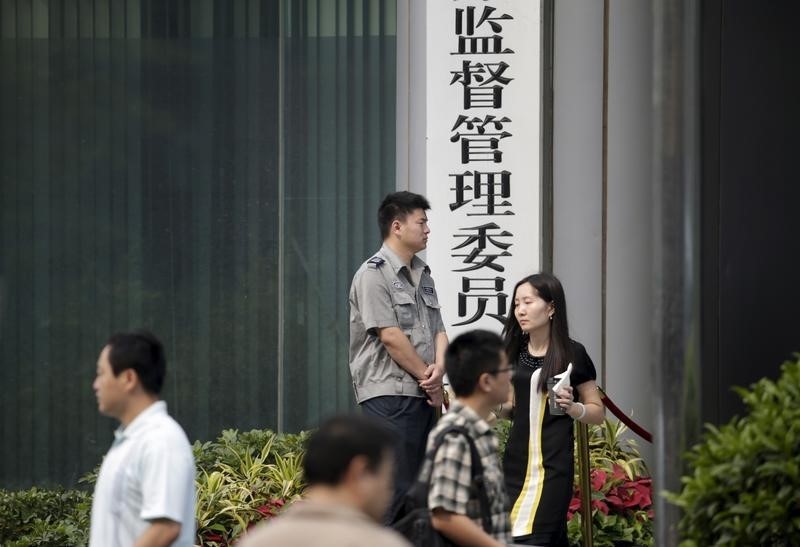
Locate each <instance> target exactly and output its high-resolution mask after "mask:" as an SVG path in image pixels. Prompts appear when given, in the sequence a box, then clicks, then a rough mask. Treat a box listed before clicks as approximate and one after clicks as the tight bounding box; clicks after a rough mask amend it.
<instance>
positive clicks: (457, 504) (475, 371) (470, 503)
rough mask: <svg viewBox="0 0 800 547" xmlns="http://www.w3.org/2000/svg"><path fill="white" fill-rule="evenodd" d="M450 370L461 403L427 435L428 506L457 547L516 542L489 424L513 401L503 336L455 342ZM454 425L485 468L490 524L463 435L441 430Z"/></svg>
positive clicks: (485, 334) (469, 335)
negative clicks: (485, 523) (486, 524)
mask: <svg viewBox="0 0 800 547" xmlns="http://www.w3.org/2000/svg"><path fill="white" fill-rule="evenodd" d="M444 365H445V371H446V373H447V376H448V378H449V380H450V386H451V388H452V389H453V391H454V392H455V395H456V400H455V401H454V402H453V403H452V404H451V406H450V409H449V411H448V412H447V413H446V414H445V415H444V416H443V417H442V418H441V419H440V420H439V422H438V423H437V425H436V427H435V428H434V429H433V431H431V433H430V435H429V436H428V453H427V454H426V456H425V463H424V465H423V468H422V471H421V473H420V477H419V480H420V481H428V480H430V482H429V484H430V490H429V492H428V507H429V508H430V509H431V513H432V521H433V527H434V528H435V529H436V530H437V531H439V533H441V534H443V535H444V536H446V537H447V538H448V539H449V540H450V541H452V542H453V543H455V544H456V545H476V546H478V545H486V546H492V547H496V546H498V545H507V544H509V543H511V541H512V537H511V524H510V522H509V517H508V512H507V509H508V505H507V504H508V501H507V497H506V492H505V482H504V480H503V470H502V467H501V465H500V461H499V459H498V457H497V436H496V435H495V434H494V431H493V430H492V427H491V426H490V425H489V421H490V419H491V416H492V411H493V409H494V408H495V407H497V406H498V405H500V404H502V403H505V402H506V401H508V400H509V396H510V394H511V374H512V369H511V367H510V366H509V364H508V358H507V357H506V353H505V351H504V347H503V341H502V340H501V339H500V337H499V336H498V335H497V334H495V333H493V332H489V331H485V330H474V331H470V332H466V333H464V334H461V335H460V336H458V337H457V338H456V339H455V340H453V341H452V342H451V343H450V345H449V346H448V348H447V351H446V353H445V358H444ZM453 426H456V427H460V428H463V430H465V431H466V433H467V434H468V435H469V436H470V437H471V438H472V440H473V441H474V444H475V448H476V449H477V452H478V455H479V456H480V460H481V464H482V466H483V484H484V487H485V490H486V498H485V499H484V503H486V501H487V500H488V505H489V507H488V513H489V515H490V516H491V526H490V527H489V528H488V529H486V528H485V527H484V526H483V524H482V520H483V519H482V513H483V512H485V509H484V511H482V509H481V501H480V497H481V496H479V494H478V493H477V492H476V490H475V488H474V487H473V484H472V476H471V466H472V456H471V449H470V444H469V441H468V439H467V438H466V437H465V435H464V434H463V433H459V432H449V433H447V434H445V436H444V440H443V441H442V444H441V446H440V447H439V449H438V450H437V451H436V452H435V454H433V450H432V449H433V446H434V443H435V440H436V439H437V437H438V435H439V433H440V432H442V431H444V430H445V429H446V428H451V427H453Z"/></svg>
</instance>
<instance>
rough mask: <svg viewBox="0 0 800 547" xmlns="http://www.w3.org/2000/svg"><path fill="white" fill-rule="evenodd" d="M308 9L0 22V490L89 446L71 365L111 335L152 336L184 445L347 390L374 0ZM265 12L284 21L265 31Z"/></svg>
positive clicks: (383, 186)
mask: <svg viewBox="0 0 800 547" xmlns="http://www.w3.org/2000/svg"><path fill="white" fill-rule="evenodd" d="M317 3H318V2H317V0H314V1H306V0H304V1H288V0H282V2H274V1H272V0H248V1H247V2H236V3H229V2H213V1H212V0H196V1H193V2H180V3H167V4H165V3H163V2H161V0H136V1H134V0H126V1H124V2H121V1H119V0H94V2H92V3H89V4H87V3H86V2H85V1H84V0H78V1H71V2H65V3H63V4H62V3H59V2H50V3H48V4H47V5H46V8H47V9H44V7H45V4H42V3H40V4H37V5H39V8H41V9H36V10H34V11H32V12H31V13H28V14H27V15H26V14H20V13H16V12H14V13H13V16H14V25H13V27H11V26H9V25H8V24H6V23H7V22H8V19H6V18H5V17H4V24H3V26H2V29H3V32H2V43H0V375H2V378H3V390H2V391H3V396H2V398H0V438H2V439H3V440H4V443H5V445H6V446H7V447H13V449H10V450H4V451H3V452H2V456H0V487H4V488H15V487H25V486H28V485H31V484H52V483H61V484H66V485H73V484H75V482H76V481H77V479H78V478H79V477H80V476H81V475H83V474H84V473H86V472H87V471H89V470H91V469H92V468H93V467H94V466H95V465H96V464H98V463H99V461H100V458H101V456H102V454H104V453H105V452H106V450H107V448H108V446H109V444H110V441H111V438H112V429H113V427H114V423H113V421H112V420H110V419H107V418H102V417H100V416H99V415H98V413H97V409H96V403H95V399H94V397H93V395H92V392H91V382H92V379H93V376H94V368H95V362H96V359H97V354H98V352H99V350H100V348H101V346H102V344H103V343H104V341H105V340H106V339H107V337H108V335H109V334H111V333H112V332H114V331H116V330H121V329H130V328H134V327H138V326H145V327H147V328H150V329H151V330H153V331H154V332H156V333H157V334H158V335H159V336H160V337H161V338H162V339H163V340H164V342H165V344H166V346H167V349H168V373H169V376H168V380H167V383H166V386H165V391H164V393H163V396H164V398H165V399H166V400H167V402H168V403H169V405H170V409H171V412H172V413H173V414H174V415H175V416H176V417H177V419H178V420H179V421H180V422H181V423H182V424H183V425H184V427H185V429H186V430H187V434H188V435H189V437H190V438H192V439H209V438H213V437H216V436H217V435H218V434H219V432H220V431H221V430H222V429H224V428H239V429H249V428H253V427H270V428H277V427H279V426H281V427H283V428H284V429H286V430H297V429H300V428H305V427H310V426H313V425H316V423H317V420H318V419H319V418H320V417H321V416H323V415H325V414H328V413H330V412H333V411H336V410H341V409H344V408H349V407H351V406H352V404H353V402H352V394H351V388H350V378H349V372H348V369H347V289H348V287H349V282H350V277H351V275H352V273H353V272H354V270H355V268H356V267H357V266H358V264H359V263H360V262H361V261H362V260H364V259H365V258H366V257H367V255H368V254H369V253H371V252H372V251H373V250H374V249H375V248H376V247H377V245H378V243H379V241H378V240H379V238H378V236H377V233H376V231H377V230H376V227H375V226H374V224H375V220H374V217H375V208H376V206H377V204H378V202H379V201H380V199H381V197H382V195H383V194H385V193H386V192H388V191H390V190H391V189H393V188H394V139H395V135H394V93H395V89H394V77H395V76H394V73H395V45H394V44H395V38H394V24H393V21H394V10H395V3H394V1H386V2H374V1H369V2H367V1H361V0H350V1H347V2H344V1H342V2H340V3H339V4H340V8H339V10H337V11H334V12H333V14H332V16H333V17H342V16H344V17H349V18H351V20H350V21H349V22H348V24H347V25H345V26H344V27H342V26H341V25H340V26H339V27H337V25H336V20H334V21H333V28H334V30H335V32H334V33H332V34H330V33H329V34H328V35H325V36H316V35H317V34H318V32H316V31H315V32H313V33H312V32H308V29H309V27H310V25H307V23H309V14H310V13H312V12H314V13H316V14H322V13H323V11H324V10H319V9H317V6H316V4H317ZM19 4H20V3H14V4H13V5H19ZM94 4H102V6H101V9H99V10H89V9H86V6H89V7H91V6H92V5H94ZM13 5H12V4H10V3H8V2H5V3H3V4H2V9H3V15H4V16H5V15H7V14H8V13H9V12H10V11H13V10H11V8H12V7H13ZM237 6H238V7H237ZM376 10H377V11H378V12H380V13H376ZM26 13H27V12H26ZM281 16H283V17H285V19H284V25H283V28H284V29H285V30H286V32H285V34H289V32H288V31H289V30H291V29H297V31H298V32H297V33H296V34H293V35H292V38H291V39H287V40H286V42H285V43H284V46H283V47H279V46H280V42H279V39H280V33H279V30H280V28H281V25H280V17H281ZM26 17H27V19H25V18H26ZM96 17H100V18H101V19H102V21H101V23H102V24H100V25H99V26H98V24H97V23H98V22H97V21H96V20H95V19H96ZM354 17H358V18H361V19H363V20H362V21H361V22H360V23H359V24H355V22H354V21H353V20H352V18H354ZM31 18H33V19H32V20H31ZM376 18H379V20H381V21H389V24H387V25H385V28H382V29H381V32H379V33H377V34H376V33H372V34H370V35H369V36H363V35H362V34H363V32H359V33H357V34H356V33H355V31H354V30H353V29H359V28H367V26H368V25H367V22H369V21H373V20H375V19H376ZM22 19H24V20H23V21H22V22H23V23H25V25H27V26H26V28H28V29H38V30H37V33H45V29H46V32H47V35H46V37H45V38H34V39H31V38H30V36H29V35H30V32H28V35H24V34H21V33H20V32H17V29H18V28H20V27H19V22H20V20H22ZM314 23H315V24H314V28H315V29H319V28H323V27H324V28H329V27H330V25H328V23H329V22H325V24H322V22H320V21H315V22H314ZM25 25H23V26H25ZM12 31H13V32H12ZM98 33H99V34H98ZM244 34H246V36H247V38H244V37H242V36H243V35H244ZM312 35H314V37H313V38H312V37H311V36H312ZM108 36H111V38H107V37H108ZM79 37H85V38H79ZM281 51H283V55H281ZM281 74H282V75H283V77H282V78H281V77H280V75H281ZM281 154H282V156H281ZM281 166H282V167H281ZM281 174H282V176H281ZM281 302H282V303H283V305H282V306H280V305H279V303H281ZM281 333H283V336H282V337H280V336H281ZM281 379H282V382H281V381H280V380H281Z"/></svg>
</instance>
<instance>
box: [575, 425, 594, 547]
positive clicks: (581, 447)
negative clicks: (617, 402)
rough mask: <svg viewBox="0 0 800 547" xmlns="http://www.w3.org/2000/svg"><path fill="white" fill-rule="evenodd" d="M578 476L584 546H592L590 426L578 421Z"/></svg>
mask: <svg viewBox="0 0 800 547" xmlns="http://www.w3.org/2000/svg"><path fill="white" fill-rule="evenodd" d="M575 425H576V426H577V428H578V478H579V485H580V490H581V526H582V528H583V547H592V545H593V541H592V477H591V472H592V470H591V469H590V468H589V426H588V425H586V424H584V423H581V422H578V423H576V424H575Z"/></svg>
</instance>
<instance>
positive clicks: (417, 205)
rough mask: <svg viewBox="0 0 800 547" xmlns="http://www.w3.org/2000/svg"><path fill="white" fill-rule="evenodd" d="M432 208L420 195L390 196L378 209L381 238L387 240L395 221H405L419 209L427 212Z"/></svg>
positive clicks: (411, 193)
mask: <svg viewBox="0 0 800 547" xmlns="http://www.w3.org/2000/svg"><path fill="white" fill-rule="evenodd" d="M430 208H431V205H430V203H428V200H427V199H425V198H424V197H423V196H421V195H419V194H415V193H413V192H405V191H403V192H392V193H391V194H388V195H387V196H386V197H385V198H383V202H382V203H381V206H380V207H378V228H379V229H380V231H381V238H382V239H386V238H387V237H388V236H389V230H390V229H391V226H392V222H394V220H395V219H398V220H400V221H403V220H405V218H406V216H408V215H409V214H410V213H412V212H414V211H416V210H417V209H422V210H423V211H427V210H429V209H430Z"/></svg>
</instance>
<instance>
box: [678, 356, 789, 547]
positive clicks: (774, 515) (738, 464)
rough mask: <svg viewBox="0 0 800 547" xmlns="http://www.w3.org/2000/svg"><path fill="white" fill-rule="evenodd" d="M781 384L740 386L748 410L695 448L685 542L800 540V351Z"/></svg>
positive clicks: (698, 545) (687, 545) (691, 546)
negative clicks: (743, 387) (744, 387)
mask: <svg viewBox="0 0 800 547" xmlns="http://www.w3.org/2000/svg"><path fill="white" fill-rule="evenodd" d="M781 369H782V374H781V377H780V378H779V379H778V381H777V382H773V381H772V380H769V379H763V380H760V381H759V382H757V383H755V384H753V385H752V386H751V389H749V390H747V389H742V388H737V389H736V391H737V392H738V393H739V395H740V396H741V397H742V400H743V401H744V403H745V405H746V407H747V414H746V415H745V416H744V417H742V418H739V417H735V418H733V419H732V420H731V421H730V422H729V423H727V424H725V425H723V426H721V427H719V428H716V427H713V426H711V425H709V426H707V431H706V433H705V435H704V439H703V441H702V442H701V443H700V444H698V445H696V446H695V447H694V448H692V450H691V451H690V452H689V453H688V456H687V457H688V462H689V466H690V470H691V472H690V474H688V475H686V476H684V477H683V478H682V482H683V489H682V490H681V492H680V493H678V494H675V493H673V494H668V499H670V500H671V501H672V502H673V503H675V504H676V505H678V506H679V507H681V509H682V510H683V516H682V518H681V521H680V530H681V533H682V537H683V539H684V541H683V542H682V543H681V547H709V546H715V545H768V546H785V545H800V354H798V355H797V356H796V361H794V362H786V363H784V364H783V365H782V367H781Z"/></svg>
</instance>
